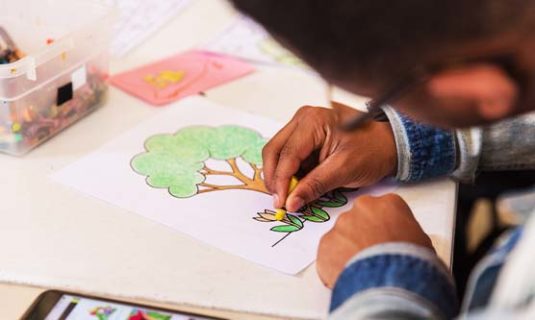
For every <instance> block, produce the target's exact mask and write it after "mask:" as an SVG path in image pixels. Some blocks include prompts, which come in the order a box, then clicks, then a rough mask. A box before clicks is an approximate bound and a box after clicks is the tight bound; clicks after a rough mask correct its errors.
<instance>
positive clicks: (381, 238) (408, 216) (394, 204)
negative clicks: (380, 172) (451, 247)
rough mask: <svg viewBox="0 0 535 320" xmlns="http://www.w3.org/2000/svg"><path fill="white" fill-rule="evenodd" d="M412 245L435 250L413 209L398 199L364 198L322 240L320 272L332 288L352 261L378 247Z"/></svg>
mask: <svg viewBox="0 0 535 320" xmlns="http://www.w3.org/2000/svg"><path fill="white" fill-rule="evenodd" d="M387 242H409V243H413V244H416V245H420V246H424V247H428V248H431V249H433V246H432V244H431V239H429V237H428V236H427V235H426V234H425V233H424V232H423V230H422V228H421V227H420V225H419V224H418V222H417V221H416V219H415V218H414V216H413V214H412V212H411V209H410V208H409V207H408V206H407V204H406V203H405V201H403V199H401V197H399V196H398V195H395V194H388V195H385V196H382V197H378V198H375V197H370V196H362V197H359V198H357V200H356V201H355V204H354V206H353V208H352V209H351V210H350V211H348V212H346V213H343V214H342V215H340V217H338V220H337V221H336V224H335V225H334V227H333V228H332V229H331V231H329V232H328V233H326V234H325V235H324V236H323V238H322V239H321V242H320V245H319V248H318V260H317V269H318V274H319V276H320V278H321V280H322V281H323V283H324V284H325V285H326V286H327V287H330V288H332V286H333V285H334V284H335V282H336V279H338V276H339V275H340V274H341V273H342V271H343V270H344V267H345V266H346V264H347V263H348V262H349V260H350V259H351V258H352V257H354V256H355V255H356V254H357V253H359V252H360V251H362V250H364V249H366V248H368V247H371V246H373V245H376V244H381V243H387Z"/></svg>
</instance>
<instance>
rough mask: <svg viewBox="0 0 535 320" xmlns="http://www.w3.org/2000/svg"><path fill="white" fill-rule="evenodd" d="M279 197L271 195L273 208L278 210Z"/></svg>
mask: <svg viewBox="0 0 535 320" xmlns="http://www.w3.org/2000/svg"><path fill="white" fill-rule="evenodd" d="M279 207H280V205H279V195H277V194H274V195H273V208H279Z"/></svg>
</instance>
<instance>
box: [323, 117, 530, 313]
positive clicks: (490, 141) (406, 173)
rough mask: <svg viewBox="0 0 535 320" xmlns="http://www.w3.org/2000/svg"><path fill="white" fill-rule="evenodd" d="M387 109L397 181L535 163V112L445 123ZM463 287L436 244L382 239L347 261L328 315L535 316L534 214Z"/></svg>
mask: <svg viewBox="0 0 535 320" xmlns="http://www.w3.org/2000/svg"><path fill="white" fill-rule="evenodd" d="M385 113H386V114H387V116H388V118H389V120H390V123H391V125H392V128H393V131H394V135H395V139H396V145H397V149H398V173H397V178H398V180H400V181H406V182H412V181H420V180H423V179H426V178H431V177H437V176H445V175H448V174H449V175H452V176H454V177H456V178H458V179H461V180H471V179H472V178H473V177H474V176H475V174H476V172H477V171H478V170H506V169H507V170H512V169H525V168H535V139H532V137H535V114H529V115H525V116H522V117H518V118H515V119H512V120H507V121H504V122H501V123H498V124H496V125H493V126H490V127H486V128H477V129H470V130H458V131H448V130H441V129H437V128H433V127H430V126H426V125H422V124H418V123H416V122H414V121H412V120H411V119H409V118H407V117H405V116H402V115H401V114H399V113H397V112H395V111H394V110H393V109H390V108H386V109H385ZM534 209H535V208H534ZM466 292H467V294H466V296H465V298H464V300H463V301H462V303H461V301H460V300H459V298H458V297H457V296H456V290H455V284H454V282H453V279H452V277H451V274H450V272H449V270H448V269H447V268H446V266H445V265H444V264H443V263H442V262H441V261H440V259H439V258H438V257H437V255H436V254H435V253H434V252H433V251H431V250H429V249H427V248H424V247H420V246H416V245H413V244H408V243H385V244H380V245H376V246H373V247H370V248H368V249H366V250H364V251H362V252H360V253H359V254H358V255H357V256H355V257H354V258H353V259H352V260H351V261H350V262H349V263H348V264H347V266H346V268H345V270H344V271H343V272H342V274H341V275H340V277H339V279H338V281H337V283H336V285H335V287H334V289H333V293H332V298H331V310H330V312H331V313H330V319H333V320H338V319H451V318H456V317H458V318H461V319H462V318H466V319H535V214H532V215H531V218H528V222H526V225H524V226H521V227H519V228H517V229H516V230H514V231H512V232H510V233H509V234H507V235H505V236H503V237H502V239H501V240H500V241H499V243H497V244H496V245H495V247H494V249H493V250H491V252H489V253H488V255H487V256H486V257H485V258H484V259H483V260H482V261H481V262H480V263H479V264H478V266H477V267H476V268H475V270H474V271H473V273H472V275H471V278H470V281H469V284H468V287H467V290H466Z"/></svg>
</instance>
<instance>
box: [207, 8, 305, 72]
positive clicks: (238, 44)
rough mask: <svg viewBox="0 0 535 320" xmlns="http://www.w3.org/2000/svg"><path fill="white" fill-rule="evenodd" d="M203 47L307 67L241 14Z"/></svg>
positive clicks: (271, 62)
mask: <svg viewBox="0 0 535 320" xmlns="http://www.w3.org/2000/svg"><path fill="white" fill-rule="evenodd" d="M204 48H205V49H207V50H210V51H215V52H221V53H225V54H228V55H232V56H235V57H239V58H242V59H246V60H250V61H253V62H262V63H270V64H281V65H286V66H292V67H298V68H307V69H308V67H307V66H306V64H305V63H304V62H303V61H301V60H300V59H299V58H297V57H296V56H295V55H294V54H292V53H291V52H290V51H288V50H286V49H285V48H283V47H282V46H281V45H280V44H279V43H278V42H276V41H275V40H274V39H273V38H272V37H271V36H270V35H269V33H268V32H267V31H266V30H265V29H264V28H263V27H262V26H260V25H259V24H257V23H256V22H254V21H252V20H251V19H249V18H247V17H243V16H241V17H238V18H237V19H236V20H234V21H233V22H232V23H231V24H230V25H229V26H228V27H227V28H226V29H225V30H223V31H222V32H221V33H220V34H219V35H217V36H216V37H215V38H214V39H212V40H211V41H210V42H209V43H207V44H206V45H205V46H204Z"/></svg>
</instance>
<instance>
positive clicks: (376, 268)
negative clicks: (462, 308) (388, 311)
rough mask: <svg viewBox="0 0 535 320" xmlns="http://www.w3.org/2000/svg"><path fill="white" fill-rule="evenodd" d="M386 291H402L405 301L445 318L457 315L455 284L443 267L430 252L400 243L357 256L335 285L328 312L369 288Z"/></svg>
mask: <svg viewBox="0 0 535 320" xmlns="http://www.w3.org/2000/svg"><path fill="white" fill-rule="evenodd" d="M386 288H388V289H395V290H396V291H397V292H404V293H405V296H406V298H407V300H408V299H409V298H408V297H418V298H419V299H420V300H421V301H425V302H426V304H428V305H431V306H433V309H434V310H438V311H439V312H440V313H441V314H443V315H444V316H445V317H446V318H451V317H453V316H455V315H456V314H457V312H458V307H459V306H458V300H457V296H456V290H455V285H454V283H453V280H452V277H451V275H450V273H449V271H448V269H447V268H446V266H445V265H444V264H443V263H442V262H441V261H440V259H439V258H438V257H437V256H436V254H435V253H434V252H433V251H432V250H430V249H428V248H425V247H421V246H417V245H414V244H409V243H401V242H392V243H385V244H380V245H375V246H372V247H370V248H368V249H366V250H363V251H362V252H360V253H359V254H358V255H356V256H355V258H354V259H353V260H351V261H350V262H349V263H348V265H347V267H346V269H345V270H344V271H343V272H342V274H341V275H340V277H339V278H338V280H337V282H336V285H335V287H334V289H333V293H332V298H331V312H333V311H335V310H336V309H338V308H339V307H341V306H343V305H344V304H346V303H351V300H355V299H358V298H359V296H361V295H363V294H365V293H367V292H369V291H370V290H372V289H386ZM402 296H403V295H402ZM402 298H403V297H402Z"/></svg>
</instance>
